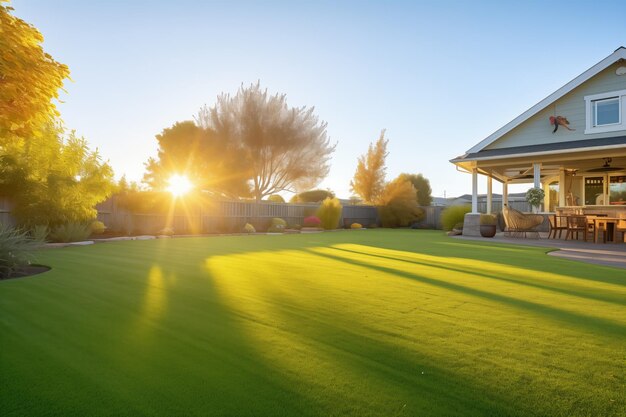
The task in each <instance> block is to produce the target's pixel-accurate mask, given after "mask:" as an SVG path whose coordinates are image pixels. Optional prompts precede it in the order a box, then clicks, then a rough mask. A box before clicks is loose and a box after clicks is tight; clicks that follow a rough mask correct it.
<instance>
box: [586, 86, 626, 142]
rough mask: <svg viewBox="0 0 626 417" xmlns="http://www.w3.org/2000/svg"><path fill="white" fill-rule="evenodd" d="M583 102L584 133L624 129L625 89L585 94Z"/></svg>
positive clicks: (625, 125) (625, 117)
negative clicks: (584, 116)
mask: <svg viewBox="0 0 626 417" xmlns="http://www.w3.org/2000/svg"><path fill="white" fill-rule="evenodd" d="M585 104H586V108H587V109H586V110H587V111H586V113H587V126H586V129H585V133H586V134H589V133H604V132H615V131H618V130H626V123H624V121H625V120H626V90H621V91H613V92H610V93H602V94H594V95H592V96H586V97H585Z"/></svg>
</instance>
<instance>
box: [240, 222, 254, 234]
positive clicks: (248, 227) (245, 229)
mask: <svg viewBox="0 0 626 417" xmlns="http://www.w3.org/2000/svg"><path fill="white" fill-rule="evenodd" d="M243 232H244V233H256V229H255V228H254V226H252V225H251V224H250V223H246V225H245V226H244V227H243Z"/></svg>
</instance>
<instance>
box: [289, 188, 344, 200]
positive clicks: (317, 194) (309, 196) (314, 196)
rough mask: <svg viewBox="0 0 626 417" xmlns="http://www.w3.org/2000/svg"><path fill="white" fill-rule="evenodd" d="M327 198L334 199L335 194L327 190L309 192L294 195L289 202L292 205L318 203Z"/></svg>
mask: <svg viewBox="0 0 626 417" xmlns="http://www.w3.org/2000/svg"><path fill="white" fill-rule="evenodd" d="M327 198H335V194H334V193H333V192H332V191H329V190H311V191H305V192H303V193H300V194H296V195H294V196H293V197H292V198H291V200H290V201H291V202H292V203H320V202H322V201H324V200H326V199H327Z"/></svg>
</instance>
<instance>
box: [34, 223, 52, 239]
mask: <svg viewBox="0 0 626 417" xmlns="http://www.w3.org/2000/svg"><path fill="white" fill-rule="evenodd" d="M49 234H50V228H48V226H46V225H45V224H39V225H37V226H35V227H33V228H32V230H31V231H30V235H31V236H32V237H33V239H35V240H39V241H41V242H45V241H46V240H47V239H48V235H49Z"/></svg>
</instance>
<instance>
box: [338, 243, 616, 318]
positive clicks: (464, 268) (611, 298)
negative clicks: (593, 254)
mask: <svg viewBox="0 0 626 417" xmlns="http://www.w3.org/2000/svg"><path fill="white" fill-rule="evenodd" d="M332 249H335V250H339V251H344V252H348V253H354V254H357V255H364V256H371V257H375V258H380V259H388V260H392V261H397V262H404V263H409V264H414V265H424V266H435V267H439V268H445V269H448V270H450V271H455V272H460V273H471V274H473V275H479V276H481V277H485V278H489V279H494V280H498V281H502V282H508V283H511V284H517V285H522V286H526V287H532V288H537V289H541V290H546V291H552V292H557V293H560V294H565V295H570V296H574V297H580V298H586V299H589V300H594V301H602V302H607V303H613V304H617V305H620V306H626V297H625V296H624V295H622V294H619V293H618V294H615V293H614V292H607V291H603V293H602V294H597V293H593V292H589V291H584V290H582V291H577V290H573V289H568V288H562V287H556V286H553V285H546V284H543V283H541V280H540V279H536V278H533V272H534V271H532V270H528V269H525V268H521V267H516V266H514V265H510V264H500V263H495V262H489V265H490V266H491V268H485V267H482V268H481V267H480V266H478V267H472V266H470V262H475V260H473V259H472V260H467V263H465V264H463V265H461V264H460V262H458V261H462V260H464V259H463V258H442V259H446V261H437V260H434V259H430V260H428V261H419V260H414V259H403V258H400V257H395V256H389V255H381V254H376V253H371V252H364V251H358V250H353V249H346V248H342V247H337V246H333V247H332ZM371 249H372V251H376V250H377V248H374V247H372V248H371ZM407 255H416V254H414V253H411V252H409V253H407ZM429 256H430V257H433V256H432V255H429ZM452 260H454V261H457V262H456V264H455V263H453V262H452ZM481 262H486V261H481ZM498 268H502V269H503V270H504V269H509V270H510V269H511V268H516V269H519V270H520V271H519V272H517V271H516V272H514V273H513V272H511V271H506V273H507V274H509V275H510V276H515V277H514V278H506V277H504V276H502V275H498V274H496V273H495V272H490V271H488V270H487V271H486V269H492V270H494V269H498ZM535 275H536V274H535ZM567 278H573V277H567Z"/></svg>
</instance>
